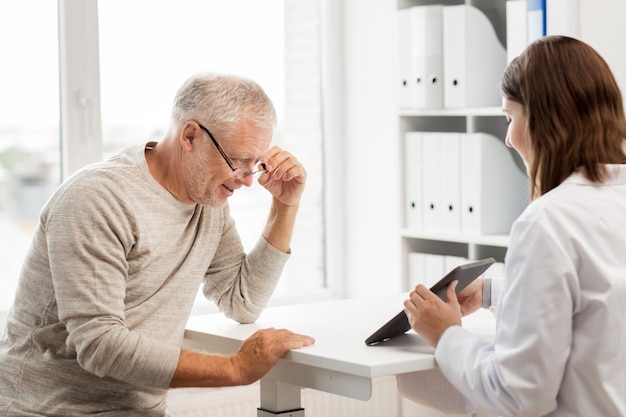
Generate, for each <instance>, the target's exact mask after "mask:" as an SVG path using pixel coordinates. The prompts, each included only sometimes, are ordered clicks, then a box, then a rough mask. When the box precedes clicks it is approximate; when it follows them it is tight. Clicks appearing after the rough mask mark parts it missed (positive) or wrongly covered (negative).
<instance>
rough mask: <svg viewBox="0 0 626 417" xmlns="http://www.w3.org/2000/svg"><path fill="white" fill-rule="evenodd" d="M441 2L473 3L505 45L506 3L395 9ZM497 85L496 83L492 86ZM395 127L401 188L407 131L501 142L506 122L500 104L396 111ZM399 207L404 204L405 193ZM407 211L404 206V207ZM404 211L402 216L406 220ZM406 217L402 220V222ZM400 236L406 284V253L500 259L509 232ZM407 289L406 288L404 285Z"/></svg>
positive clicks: (419, 0) (488, 0) (405, 1)
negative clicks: (472, 135)
mask: <svg viewBox="0 0 626 417" xmlns="http://www.w3.org/2000/svg"><path fill="white" fill-rule="evenodd" d="M433 4H441V5H444V6H454V5H464V4H465V5H472V6H474V7H477V8H478V9H480V10H481V11H482V12H483V13H484V14H485V15H486V16H487V17H488V18H489V21H490V22H491V24H492V26H493V27H494V29H495V32H496V34H497V36H498V39H499V40H500V42H501V44H502V45H503V46H506V2H505V1H492V0H471V1H470V0H467V1H454V0H447V1H446V0H444V1H428V0H398V9H405V8H410V7H413V6H422V5H433ZM494 88H497V85H495V86H494ZM397 114H398V126H399V139H398V140H400V144H401V145H400V149H401V155H400V157H399V161H401V163H400V175H401V179H402V181H401V182H402V190H405V181H406V178H404V176H405V162H404V138H405V133H406V132H411V131H419V132H461V133H478V132H482V133H488V134H491V135H493V136H495V137H497V138H499V139H501V140H502V141H504V137H505V135H506V123H505V119H504V116H503V114H502V109H501V107H500V106H492V107H479V108H453V109H452V108H441V109H427V110H407V109H400V110H398V113H397ZM510 152H511V153H512V154H513V161H514V163H515V164H516V165H517V167H518V169H520V170H521V171H522V172H525V168H524V165H523V163H522V161H521V159H520V158H519V156H518V155H517V154H516V153H515V151H514V150H510ZM402 198H403V201H402V202H401V205H402V207H405V200H404V198H405V197H404V193H403V195H402ZM404 210H406V208H405V209H404ZM404 214H405V213H403V216H402V218H403V219H406V216H405V215H404ZM404 221H405V220H403V222H404ZM400 237H401V239H402V244H401V250H402V273H403V278H404V280H403V282H404V283H405V287H408V283H409V282H410V280H409V277H408V275H409V267H408V265H409V260H408V258H409V254H410V253H412V252H419V253H428V254H435V255H444V256H455V257H462V258H468V259H470V260H475V259H481V258H485V257H490V256H491V257H494V258H495V259H496V261H498V262H503V260H504V256H505V253H506V249H507V246H508V244H509V236H508V235H475V236H474V235H465V234H440V233H433V232H421V231H414V230H410V229H408V228H406V224H404V223H403V225H402V227H401V230H400ZM406 289H408V288H406Z"/></svg>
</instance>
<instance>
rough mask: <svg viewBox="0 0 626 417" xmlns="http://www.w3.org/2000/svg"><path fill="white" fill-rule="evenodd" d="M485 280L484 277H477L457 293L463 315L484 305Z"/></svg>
mask: <svg viewBox="0 0 626 417" xmlns="http://www.w3.org/2000/svg"><path fill="white" fill-rule="evenodd" d="M483 282H484V280H483V278H478V279H475V280H474V281H472V282H471V283H470V284H469V285H468V286H467V287H465V288H463V289H462V290H461V291H459V293H458V294H457V295H456V297H457V299H458V300H459V305H460V306H461V314H463V317H465V316H467V315H469V314H472V313H473V312H474V311H476V310H478V309H479V308H481V307H482V306H483Z"/></svg>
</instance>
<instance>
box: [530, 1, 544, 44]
mask: <svg viewBox="0 0 626 417" xmlns="http://www.w3.org/2000/svg"><path fill="white" fill-rule="evenodd" d="M526 3H527V5H526V9H527V18H526V19H527V20H526V23H527V24H528V26H527V28H528V29H527V32H526V34H527V38H528V44H531V43H532V42H533V41H535V40H537V39H539V38H541V37H542V36H545V35H546V20H547V19H546V18H547V16H546V0H527V1H526Z"/></svg>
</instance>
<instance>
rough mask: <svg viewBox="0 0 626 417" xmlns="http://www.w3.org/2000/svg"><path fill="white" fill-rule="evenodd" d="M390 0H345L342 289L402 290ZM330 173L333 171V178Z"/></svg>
mask: <svg viewBox="0 0 626 417" xmlns="http://www.w3.org/2000/svg"><path fill="white" fill-rule="evenodd" d="M396 4H397V3H396V1H395V0H345V2H344V9H343V21H344V32H343V33H344V48H343V49H344V51H345V55H344V67H343V71H344V73H343V80H344V91H343V93H344V94H345V96H344V105H345V110H344V115H345V117H344V128H343V133H344V136H345V137H344V138H342V139H343V140H345V143H346V146H345V150H346V154H347V155H346V158H345V174H344V175H345V179H346V181H345V184H346V188H347V189H346V196H345V231H346V234H345V245H346V248H345V249H346V253H347V257H346V260H345V273H346V278H347V280H346V283H345V288H344V290H345V295H346V296H348V297H358V296H368V295H374V294H382V293H391V292H398V291H400V288H401V286H400V282H401V281H400V278H401V277H400V259H401V258H400V233H399V232H400V204H399V202H400V194H399V193H400V185H399V172H400V171H399V167H398V161H399V148H398V136H397V114H396V107H397V106H396V102H397V100H396V91H397V89H396V88H395V79H396V70H395V58H394V48H395V16H396V14H395V11H396ZM331 181H332V179H331Z"/></svg>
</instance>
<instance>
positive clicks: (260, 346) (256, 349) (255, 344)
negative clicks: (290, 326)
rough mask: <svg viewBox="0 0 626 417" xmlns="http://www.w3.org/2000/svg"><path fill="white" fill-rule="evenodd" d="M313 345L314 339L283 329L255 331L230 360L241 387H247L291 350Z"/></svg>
mask: <svg viewBox="0 0 626 417" xmlns="http://www.w3.org/2000/svg"><path fill="white" fill-rule="evenodd" d="M313 343H315V339H313V338H312V337H309V336H305V335H301V334H297V333H293V332H291V331H289V330H285V329H274V328H269V329H262V330H257V331H256V332H255V333H254V334H252V336H250V337H249V338H248V339H246V340H245V341H244V342H243V344H242V345H241V348H239V351H238V352H237V353H236V354H235V355H234V356H233V357H232V358H231V360H232V362H233V364H234V366H235V369H238V371H239V374H240V380H241V385H248V384H251V383H253V382H255V381H258V380H259V379H261V378H262V377H263V376H264V375H265V374H266V373H267V372H269V370H270V369H271V368H272V366H274V364H275V363H276V362H278V360H279V359H280V358H281V357H283V356H284V355H285V353H287V352H288V351H290V350H291V349H298V348H301V347H304V346H309V345H312V344H313Z"/></svg>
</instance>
